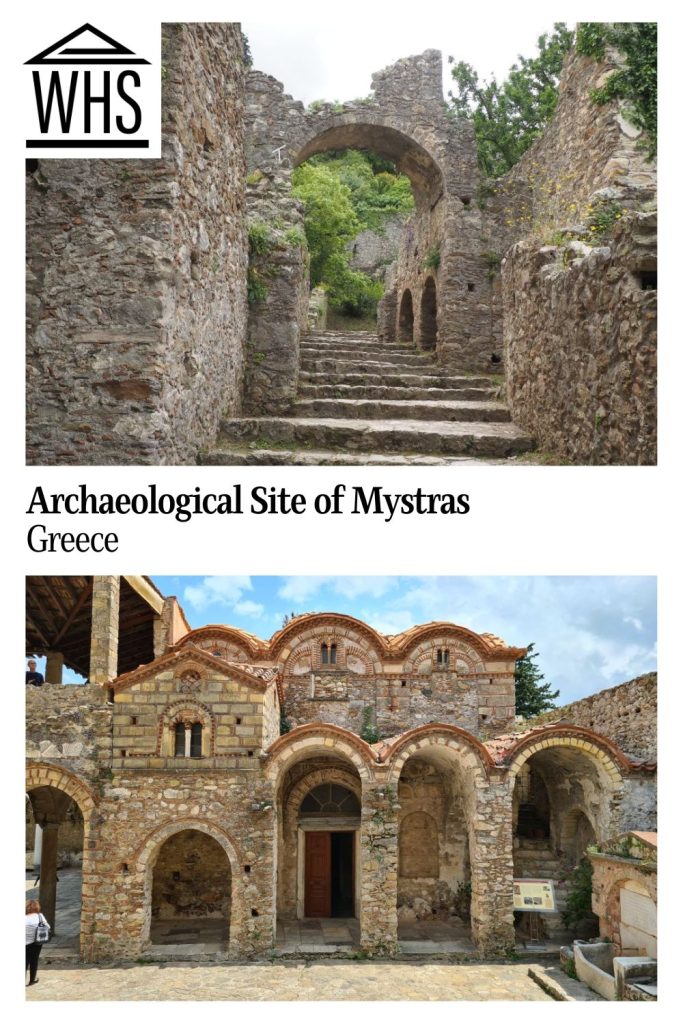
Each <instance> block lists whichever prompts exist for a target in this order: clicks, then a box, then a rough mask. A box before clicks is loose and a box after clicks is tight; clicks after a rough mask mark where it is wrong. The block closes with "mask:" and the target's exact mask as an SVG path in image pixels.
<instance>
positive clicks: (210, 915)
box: [150, 828, 232, 949]
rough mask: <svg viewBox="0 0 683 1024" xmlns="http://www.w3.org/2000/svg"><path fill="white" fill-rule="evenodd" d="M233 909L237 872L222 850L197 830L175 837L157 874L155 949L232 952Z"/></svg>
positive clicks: (161, 849) (153, 908)
mask: <svg viewBox="0 0 683 1024" xmlns="http://www.w3.org/2000/svg"><path fill="white" fill-rule="evenodd" d="M231 909H232V870H231V866H230V860H229V858H228V856H227V854H226V852H225V850H224V849H223V847H222V845H221V844H220V843H219V842H218V841H217V840H216V839H214V838H213V836H211V835H208V834H207V833H206V832H204V831H200V830H198V829H193V828H187V829H182V830H181V831H178V832H175V833H173V834H172V835H170V836H169V837H168V838H167V839H166V840H165V841H164V842H163V843H162V844H161V846H160V847H159V850H158V854H157V857H156V861H155V863H154V865H153V868H152V892H151V925H150V940H151V942H152V945H153V946H159V945H162V946H165V945H169V946H175V945H184V944H198V943H201V944H202V945H204V946H207V945H208V946H210V947H214V946H218V947H219V948H221V949H222V948H226V947H227V945H228V942H229V938H230V916H231Z"/></svg>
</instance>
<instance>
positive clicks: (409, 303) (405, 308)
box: [398, 288, 415, 342]
mask: <svg viewBox="0 0 683 1024" xmlns="http://www.w3.org/2000/svg"><path fill="white" fill-rule="evenodd" d="M414 324H415V315H414V313H413V296H412V295H411V293H410V290H409V289H408V288H406V290H405V291H404V293H403V295H402V296H401V305H400V306H399V308H398V340H399V341H411V342H412V340H413V331H414Z"/></svg>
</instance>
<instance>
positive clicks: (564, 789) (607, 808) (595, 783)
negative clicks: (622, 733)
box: [506, 725, 629, 856]
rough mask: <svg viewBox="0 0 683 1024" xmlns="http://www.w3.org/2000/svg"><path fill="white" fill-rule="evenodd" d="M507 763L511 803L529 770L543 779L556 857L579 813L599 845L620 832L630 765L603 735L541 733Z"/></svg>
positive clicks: (564, 730)
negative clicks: (525, 770)
mask: <svg viewBox="0 0 683 1024" xmlns="http://www.w3.org/2000/svg"><path fill="white" fill-rule="evenodd" d="M506 761H507V762H508V764H509V768H508V782H509V789H510V794H511V798H514V792H515V783H516V781H517V777H518V775H519V773H520V771H521V770H522V768H523V766H524V765H527V764H528V765H530V766H532V767H533V768H534V769H535V771H537V772H538V773H539V774H540V776H541V777H542V779H543V781H544V783H545V786H546V789H547V793H548V798H549V806H550V829H549V832H550V834H549V837H548V840H547V842H548V849H549V850H550V851H551V852H554V853H555V855H556V856H560V855H561V853H562V851H563V850H564V849H565V846H566V844H567V837H568V836H569V834H570V830H571V828H572V822H573V821H575V820H576V816H577V813H578V811H582V812H583V813H584V814H585V815H586V818H587V819H588V822H589V824H590V827H591V830H592V833H593V836H594V837H595V838H597V839H598V841H601V842H602V841H604V840H606V839H608V838H609V837H610V836H611V835H614V834H616V833H617V832H619V830H620V825H621V818H620V815H621V804H622V798H623V792H624V774H625V772H626V771H627V770H628V767H629V761H628V759H627V758H626V757H625V756H624V755H623V754H622V753H621V751H620V750H619V749H618V748H617V747H616V746H615V745H614V744H613V743H612V742H611V741H610V740H607V739H606V738H605V737H604V736H600V735H599V734H597V733H594V732H592V730H590V729H584V728H581V727H579V726H569V725H567V726H565V725H558V726H555V727H553V726H551V727H549V728H547V729H539V730H536V731H534V732H532V733H530V734H529V735H527V736H525V737H523V738H522V739H521V740H519V741H518V743H516V744H515V745H514V746H513V748H512V749H511V750H510V751H508V752H507V756H506ZM568 817H569V821H567V818H568ZM569 845H570V846H571V844H569Z"/></svg>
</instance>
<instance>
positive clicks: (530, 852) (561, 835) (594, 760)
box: [513, 737, 621, 942]
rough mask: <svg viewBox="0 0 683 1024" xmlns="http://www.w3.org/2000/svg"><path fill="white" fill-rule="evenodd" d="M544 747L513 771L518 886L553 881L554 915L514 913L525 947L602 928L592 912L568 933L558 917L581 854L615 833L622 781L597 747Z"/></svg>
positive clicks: (581, 866) (563, 742)
mask: <svg viewBox="0 0 683 1024" xmlns="http://www.w3.org/2000/svg"><path fill="white" fill-rule="evenodd" d="M541 745H542V749H538V748H536V749H535V750H534V752H533V753H531V754H528V753H526V752H525V760H524V762H523V763H522V764H520V765H519V766H518V768H517V770H516V772H515V782H514V789H513V830H514V874H515V878H518V879H528V878H533V879H549V880H551V881H552V882H553V883H554V890H555V899H556V908H557V912H556V913H554V914H536V913H532V912H525V911H518V912H516V915H515V918H516V920H515V924H516V929H517V934H518V936H519V937H520V938H521V939H523V940H524V939H528V938H529V936H533V937H535V938H542V939H545V940H548V941H551V942H567V941H570V940H571V939H573V938H591V937H593V936H596V935H597V934H598V931H599V927H598V919H597V918H596V917H595V915H594V914H592V912H591V911H590V909H589V908H588V909H587V910H586V913H585V915H584V916H583V918H582V919H581V920H578V919H576V920H575V921H573V923H572V924H571V925H570V926H569V929H568V926H567V925H565V924H564V922H563V920H562V912H563V910H564V909H565V908H566V905H567V898H568V896H569V893H570V891H571V890H572V889H573V887H574V885H575V884H579V879H580V877H581V878H583V876H584V875H585V872H586V870H588V869H587V866H586V863H585V862H584V857H585V851H586V847H587V846H588V845H589V844H590V843H591V842H594V841H595V839H596V837H597V839H598V840H599V839H601V838H606V837H607V836H608V835H609V834H610V831H611V830H612V828H613V824H614V823H613V816H614V813H615V810H616V806H617V805H616V804H615V802H614V797H615V795H616V794H617V792H618V791H619V790H620V788H621V783H620V778H619V776H618V772H616V769H615V766H614V765H613V763H612V762H611V761H609V760H608V758H607V755H606V754H605V753H604V752H603V751H601V750H600V749H599V748H597V747H596V749H595V751H592V750H590V749H589V748H588V747H587V745H586V744H584V746H583V747H579V746H578V745H575V744H572V743H571V740H570V738H569V737H567V738H564V737H562V738H560V737H553V738H552V739H549V740H548V741H542V744H541ZM574 869H576V870H574Z"/></svg>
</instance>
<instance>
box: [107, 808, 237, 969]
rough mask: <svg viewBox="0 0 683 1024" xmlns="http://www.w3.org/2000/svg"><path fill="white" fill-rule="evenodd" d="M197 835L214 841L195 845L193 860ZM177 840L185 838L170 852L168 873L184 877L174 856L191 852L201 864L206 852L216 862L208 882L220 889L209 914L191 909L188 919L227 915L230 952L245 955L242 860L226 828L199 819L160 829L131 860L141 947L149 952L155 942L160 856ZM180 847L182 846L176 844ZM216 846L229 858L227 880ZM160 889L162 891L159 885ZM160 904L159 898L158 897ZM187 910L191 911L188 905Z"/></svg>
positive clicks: (170, 911)
mask: <svg viewBox="0 0 683 1024" xmlns="http://www.w3.org/2000/svg"><path fill="white" fill-rule="evenodd" d="M193 833H194V834H195V835H197V836H202V837H206V838H208V839H209V840H211V843H207V842H206V840H205V839H204V838H202V840H201V848H200V844H195V847H196V855H195V857H194V858H193V857H192V849H191V847H192V834H193ZM175 837H180V839H182V847H181V849H180V850H179V851H173V850H172V851H170V856H167V858H166V859H167V860H168V863H164V865H163V867H164V872H165V874H167V875H168V874H171V875H172V874H173V873H175V874H177V875H181V871H180V870H177V871H175V872H174V867H173V854H176V855H177V856H180V857H185V858H186V859H187V857H186V855H187V854H188V852H189V854H190V859H194V861H195V862H197V861H199V860H200V859H201V855H202V852H203V853H204V854H205V855H206V854H208V855H209V856H210V857H212V859H213V863H212V866H211V873H210V878H209V877H208V875H209V872H207V883H208V882H210V883H211V884H212V885H213V887H214V889H217V890H218V891H217V892H216V893H215V897H214V899H213V900H212V901H211V902H210V909H209V911H208V913H204V914H203V915H202V914H201V913H198V912H194V914H193V913H192V910H191V909H190V911H189V913H187V914H186V915H185V916H187V917H188V918H190V917H193V918H194V919H197V918H199V919H201V917H202V916H203V917H209V916H210V917H212V918H220V916H221V913H223V914H224V915H225V917H224V920H223V924H224V926H225V930H226V931H228V933H229V940H228V943H227V950H228V952H229V953H230V954H231V955H232V954H236V953H237V952H242V940H243V937H244V934H245V921H246V918H245V913H246V911H245V905H244V892H243V886H242V882H241V876H242V872H241V870H240V864H241V860H242V858H241V857H240V854H239V852H238V848H237V846H236V844H235V842H234V840H233V839H232V837H231V836H230V835H229V834H228V833H227V832H225V830H224V829H222V828H220V826H218V825H216V824H214V823H213V822H208V821H202V820H201V819H197V818H178V819H176V820H174V821H171V822H167V823H166V824H164V825H161V826H159V827H158V828H156V829H155V830H154V831H153V832H151V833H150V834H149V835H148V836H147V838H146V839H145V840H144V841H143V842H142V843H141V845H140V846H139V847H138V849H137V850H136V851H135V852H134V854H133V856H132V857H131V862H130V865H127V867H130V866H134V875H135V876H136V877H135V879H133V880H132V882H133V884H136V885H138V886H140V890H141V896H142V901H141V906H139V907H138V909H137V916H138V918H139V924H140V932H139V934H140V948H141V949H145V948H146V947H147V946H149V945H150V942H152V940H153V935H152V911H153V901H154V898H155V896H156V895H157V894H156V892H155V868H156V866H157V863H158V862H159V858H160V856H162V855H163V853H164V848H165V846H166V844H168V843H169V842H170V841H173V840H174V838H175ZM176 845H178V844H177V843H176ZM213 846H218V847H220V849H221V851H222V853H223V855H224V856H225V864H226V867H227V871H226V872H225V876H224V877H223V878H221V873H220V865H219V864H217V862H216V857H215V851H214V850H213V848H212V847H213ZM167 853H168V849H167ZM188 863H189V862H188ZM178 881H182V879H181V878H179V879H178ZM156 888H157V890H158V888H159V886H157V887H156ZM158 903H159V897H157V904H158ZM157 909H158V907H157ZM185 910H187V906H186V907H185ZM171 914H172V908H171V909H170V910H169V911H168V916H171Z"/></svg>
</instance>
